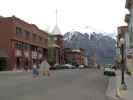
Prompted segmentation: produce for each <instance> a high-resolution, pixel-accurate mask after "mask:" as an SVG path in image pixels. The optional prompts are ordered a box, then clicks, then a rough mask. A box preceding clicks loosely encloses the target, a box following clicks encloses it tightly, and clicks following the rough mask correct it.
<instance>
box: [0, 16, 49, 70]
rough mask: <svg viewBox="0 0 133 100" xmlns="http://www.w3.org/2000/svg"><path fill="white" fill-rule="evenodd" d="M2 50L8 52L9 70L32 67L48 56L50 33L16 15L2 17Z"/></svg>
mask: <svg viewBox="0 0 133 100" xmlns="http://www.w3.org/2000/svg"><path fill="white" fill-rule="evenodd" d="M0 35H1V37H0V50H2V51H4V52H5V54H7V65H8V68H7V69H8V70H11V69H14V68H15V69H31V67H32V64H33V63H34V62H36V63H38V62H39V61H40V60H41V59H42V57H47V51H48V33H46V32H44V31H42V30H40V29H39V28H38V27H37V26H36V25H34V24H29V23H27V22H25V21H23V20H21V19H19V18H16V17H15V16H12V17H1V18H0Z"/></svg>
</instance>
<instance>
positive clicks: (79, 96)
mask: <svg viewBox="0 0 133 100" xmlns="http://www.w3.org/2000/svg"><path fill="white" fill-rule="evenodd" d="M107 83H108V82H107V79H106V77H104V76H103V75H102V72H100V71H98V70H96V69H83V70H78V69H76V70H60V71H52V75H51V76H50V77H40V78H39V79H33V78H32V75H31V74H29V73H25V74H24V73H17V74H16V73H14V74H10V73H9V74H0V100H109V99H108V98H107V97H106V95H105V92H106V88H107Z"/></svg>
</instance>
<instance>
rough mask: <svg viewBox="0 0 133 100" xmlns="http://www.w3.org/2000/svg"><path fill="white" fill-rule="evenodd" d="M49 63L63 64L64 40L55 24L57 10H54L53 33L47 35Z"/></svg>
mask: <svg viewBox="0 0 133 100" xmlns="http://www.w3.org/2000/svg"><path fill="white" fill-rule="evenodd" d="M49 50H50V51H49V53H48V54H49V63H50V64H51V65H54V64H64V39H63V35H62V34H61V31H60V29H59V27H58V23H57V10H56V24H55V27H54V28H53V31H52V32H51V34H50V35H49Z"/></svg>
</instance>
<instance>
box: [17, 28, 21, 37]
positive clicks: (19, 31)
mask: <svg viewBox="0 0 133 100" xmlns="http://www.w3.org/2000/svg"><path fill="white" fill-rule="evenodd" d="M16 35H17V36H22V29H21V28H20V27H16Z"/></svg>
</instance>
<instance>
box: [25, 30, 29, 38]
mask: <svg viewBox="0 0 133 100" xmlns="http://www.w3.org/2000/svg"><path fill="white" fill-rule="evenodd" d="M25 37H26V38H29V37H30V32H29V31H26V30H25Z"/></svg>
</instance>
